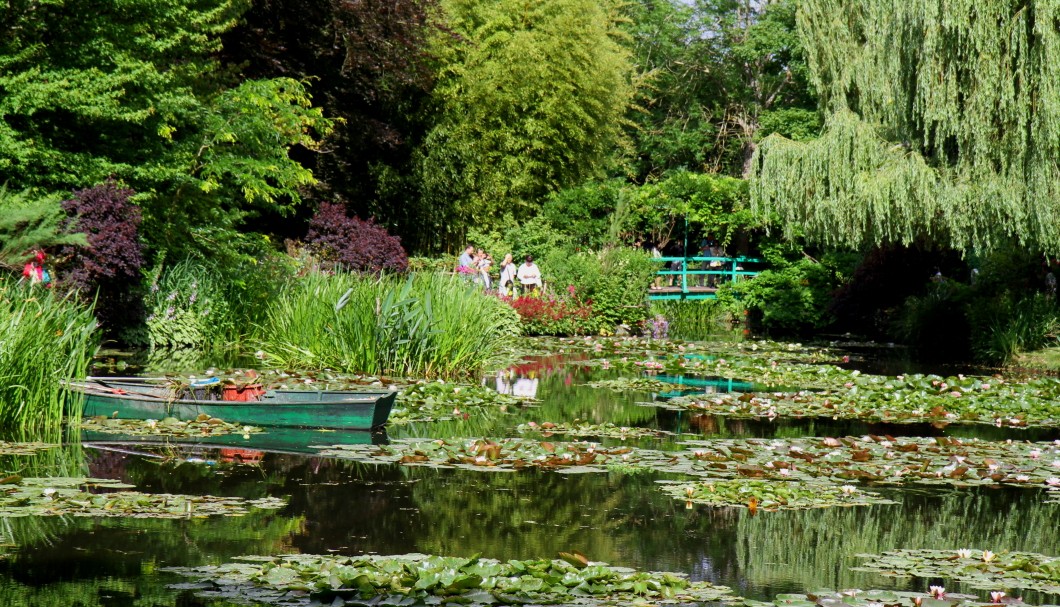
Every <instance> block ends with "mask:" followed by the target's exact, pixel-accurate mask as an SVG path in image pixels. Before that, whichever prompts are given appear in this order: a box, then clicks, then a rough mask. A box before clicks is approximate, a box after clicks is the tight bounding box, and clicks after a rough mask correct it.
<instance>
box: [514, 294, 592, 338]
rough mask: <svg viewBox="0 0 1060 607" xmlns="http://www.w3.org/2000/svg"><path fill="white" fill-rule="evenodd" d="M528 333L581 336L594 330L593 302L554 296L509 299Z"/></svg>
mask: <svg viewBox="0 0 1060 607" xmlns="http://www.w3.org/2000/svg"><path fill="white" fill-rule="evenodd" d="M506 301H508V303H509V304H510V305H511V306H512V308H514V309H515V311H516V312H518V313H519V318H520V319H521V320H522V321H523V328H524V330H525V332H526V333H527V334H529V335H580V334H584V333H589V332H591V331H592V326H591V324H592V323H591V321H592V315H593V310H592V305H591V304H589V303H580V302H576V301H564V300H560V299H556V298H553V297H517V298H515V299H506Z"/></svg>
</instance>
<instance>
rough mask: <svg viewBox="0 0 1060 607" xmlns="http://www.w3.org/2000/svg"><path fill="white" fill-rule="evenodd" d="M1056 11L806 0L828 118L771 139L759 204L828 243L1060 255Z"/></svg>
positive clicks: (815, 75)
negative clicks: (1003, 248)
mask: <svg viewBox="0 0 1060 607" xmlns="http://www.w3.org/2000/svg"><path fill="white" fill-rule="evenodd" d="M1057 10H1058V9H1057V7H1056V6H1055V5H1054V4H1053V3H1051V2H1044V1H1037V0H1032V1H1030V2H1021V3H1012V2H1007V1H1005V0H989V1H984V2H961V1H942V2H933V3H929V4H922V3H911V2H904V1H902V0H871V1H863V0H804V1H803V2H802V4H801V9H800V11H799V18H798V24H799V31H800V33H801V36H802V40H803V42H804V45H805V49H806V56H807V60H808V63H809V66H810V72H811V78H812V81H813V83H814V86H815V87H816V89H817V91H818V93H819V94H820V96H821V106H822V109H823V110H824V111H825V112H826V114H827V119H826V124H825V131H824V134H823V135H822V136H821V138H820V139H818V140H815V141H810V142H807V143H794V142H792V141H789V140H786V139H783V138H781V137H771V138H769V139H767V140H766V141H764V142H763V143H762V146H761V148H760V150H759V153H758V156H757V157H756V160H755V162H754V167H753V180H752V199H753V202H754V204H755V205H756V207H757V208H758V210H759V211H760V212H762V213H776V214H777V215H778V216H779V218H780V224H781V225H782V226H783V228H784V230H785V233H787V234H793V233H794V230H796V229H801V230H803V231H804V232H805V234H806V235H807V236H810V237H812V238H814V239H815V240H818V241H820V242H824V243H827V244H834V245H839V246H855V247H856V246H859V245H861V244H863V243H868V244H879V243H889V242H895V243H903V244H909V243H912V242H914V240H916V239H917V238H926V239H928V240H930V241H935V242H938V243H945V244H946V245H948V246H951V247H952V248H955V249H958V250H965V249H970V248H976V249H989V248H994V247H997V246H999V245H1004V244H1007V242H1008V240H1009V239H1012V240H1014V241H1015V242H1017V243H1018V244H1019V245H1020V246H1023V247H1031V248H1034V249H1037V250H1044V251H1048V252H1057V251H1060V227H1058V226H1060V207H1058V206H1057V203H1056V201H1057V200H1058V199H1060V196H1058V192H1057V184H1058V183H1060V180H1058V179H1057V177H1058V175H1060V174H1058V169H1057V165H1056V158H1057V155H1058V152H1060V148H1058V147H1057V145H1058V144H1057V143H1056V142H1057V141H1060V137H1058V133H1060V110H1058V106H1057V99H1058V98H1060V97H1058V96H1057V91H1056V88H1055V87H1056V82H1057V81H1058V77H1057V70H1060V67H1058V66H1060V61H1058V60H1057V59H1058V58H1057V56H1056V52H1057V49H1058V48H1060V30H1057V28H1056V27H1055V23H1054V21H1055V19H1056V18H1057Z"/></svg>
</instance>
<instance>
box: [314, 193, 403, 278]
mask: <svg viewBox="0 0 1060 607" xmlns="http://www.w3.org/2000/svg"><path fill="white" fill-rule="evenodd" d="M306 242H307V243H309V245H310V246H311V247H313V248H314V249H315V250H316V251H317V252H318V253H319V254H321V255H322V256H323V257H324V258H325V259H327V260H328V261H332V262H334V263H336V264H339V265H341V266H342V267H343V268H345V269H347V270H350V271H356V272H372V273H377V272H382V271H387V272H404V271H405V270H406V269H407V268H408V265H409V258H408V254H406V253H405V249H404V248H403V247H402V246H401V239H400V238H398V237H397V236H392V235H390V234H389V233H387V231H386V230H385V229H384V228H383V227H381V226H378V225H376V224H375V222H374V221H372V220H371V219H368V220H363V219H359V218H357V217H349V216H347V215H346V208H345V207H344V206H343V205H341V204H336V203H330V202H324V203H321V205H320V208H319V209H317V212H316V215H314V216H313V219H311V220H310V221H309V233H308V234H306Z"/></svg>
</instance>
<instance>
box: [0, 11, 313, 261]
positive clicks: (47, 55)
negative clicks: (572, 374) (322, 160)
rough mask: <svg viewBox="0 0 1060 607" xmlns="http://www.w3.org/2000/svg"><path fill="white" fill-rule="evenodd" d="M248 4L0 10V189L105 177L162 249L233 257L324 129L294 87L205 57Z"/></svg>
mask: <svg viewBox="0 0 1060 607" xmlns="http://www.w3.org/2000/svg"><path fill="white" fill-rule="evenodd" d="M246 6H247V3H246V2H245V1H244V0H195V1H193V2H186V1H184V0H124V1H122V2H103V3H100V2H94V1H92V0H10V1H9V2H7V3H6V6H4V7H2V8H0V12H2V14H3V18H2V19H0V181H4V180H6V181H8V182H9V183H10V184H11V186H12V187H14V188H17V189H23V188H32V189H34V190H36V191H40V192H42V193H53V192H61V193H64V194H67V193H69V191H70V190H72V189H75V188H85V187H89V186H92V185H94V184H97V183H101V182H103V181H104V180H106V179H108V178H111V177H113V178H115V179H117V180H118V181H123V182H125V183H128V184H129V185H131V186H132V187H133V188H134V189H135V190H136V191H137V192H139V193H140V194H139V195H138V202H139V203H140V204H141V205H142V207H143V209H144V234H146V235H147V236H148V238H149V239H151V241H152V243H153V244H155V245H156V246H158V247H165V248H170V249H173V248H180V249H184V248H187V247H189V246H190V247H192V248H198V249H199V250H200V252H202V253H203V254H207V255H211V254H217V253H218V252H224V251H231V250H232V249H233V245H232V243H234V242H235V243H237V242H238V238H237V236H238V234H239V232H238V228H239V227H240V225H241V223H242V221H243V220H244V219H245V217H246V216H247V215H248V214H249V213H253V212H256V211H257V210H260V209H271V210H275V211H277V212H285V211H289V208H290V205H291V204H292V203H294V202H297V200H298V197H299V191H298V188H299V187H301V186H304V185H306V184H308V183H310V182H312V181H313V177H312V175H311V174H310V173H309V172H307V171H306V170H305V169H303V168H302V167H301V166H300V165H298V164H297V163H296V162H294V161H293V160H291V159H290V158H289V156H288V150H289V149H290V148H292V147H293V146H301V147H312V146H313V145H314V142H315V138H316V137H317V136H319V135H321V134H323V133H326V132H327V130H328V129H329V128H330V126H331V125H330V122H329V121H328V120H327V119H325V118H324V117H323V116H322V114H321V112H320V111H319V110H318V109H314V108H312V107H311V106H310V103H309V94H308V91H307V89H306V88H305V86H304V85H303V84H302V83H300V82H298V81H295V80H292V79H274V80H261V81H241V80H240V79H239V78H238V76H237V75H236V74H234V73H228V72H225V71H223V70H222V69H221V65H220V64H219V63H218V61H217V60H216V59H215V56H216V53H217V52H218V51H219V49H220V36H221V34H222V33H223V32H225V31H226V30H228V29H229V28H231V27H232V26H233V25H234V23H235V19H236V17H237V16H238V15H239V13H240V12H241V11H243V10H244V9H245V8H246Z"/></svg>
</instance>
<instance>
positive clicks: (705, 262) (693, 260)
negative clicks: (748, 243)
mask: <svg viewBox="0 0 1060 607" xmlns="http://www.w3.org/2000/svg"><path fill="white" fill-rule="evenodd" d="M654 260H655V261H656V262H657V263H661V264H662V268H661V269H660V270H659V271H658V272H656V273H655V274H656V278H655V282H654V284H652V286H651V288H649V289H648V299H653V300H666V299H714V298H715V297H717V291H718V287H719V286H720V285H722V284H723V283H727V282H729V283H734V282H739V281H740V280H746V279H749V278H753V277H755V276H757V275H758V273H759V272H760V271H761V270H760V269H758V268H760V266H761V265H762V264H763V263H764V262H763V261H762V260H761V259H756V258H753V257H656V258H654Z"/></svg>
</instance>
